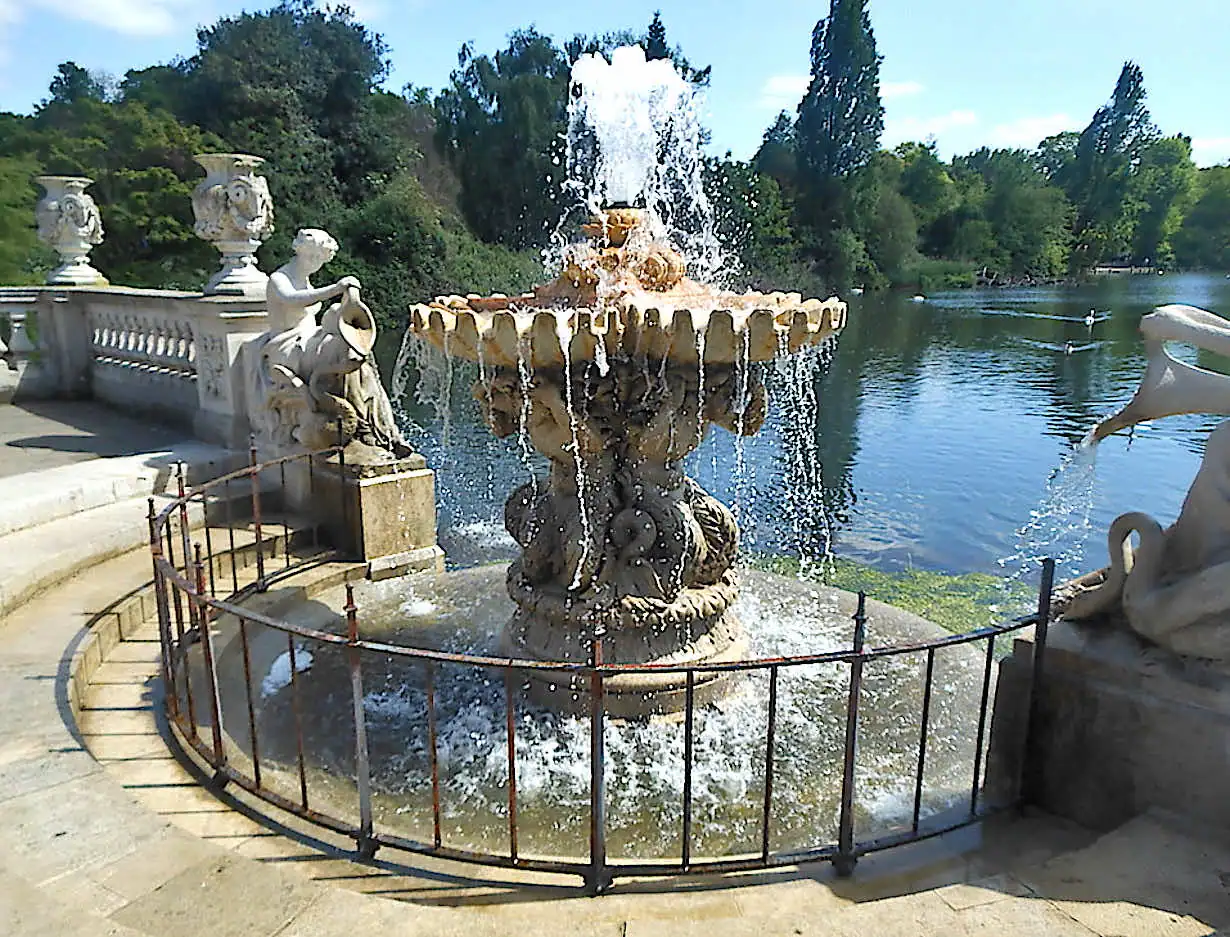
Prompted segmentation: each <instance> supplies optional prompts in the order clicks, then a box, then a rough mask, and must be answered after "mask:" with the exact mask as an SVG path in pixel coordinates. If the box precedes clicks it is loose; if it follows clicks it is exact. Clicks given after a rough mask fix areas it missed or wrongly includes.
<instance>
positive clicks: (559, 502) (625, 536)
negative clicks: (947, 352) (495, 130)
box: [410, 48, 846, 715]
mask: <svg viewBox="0 0 1230 937" xmlns="http://www.w3.org/2000/svg"><path fill="white" fill-rule="evenodd" d="M572 97H573V101H572V105H571V113H572V121H571V133H570V141H571V143H572V145H571V146H570V155H569V173H570V180H569V183H568V185H567V188H568V189H570V190H572V191H574V192H582V191H583V192H584V193H585V194H586V197H585V199H584V201H585V204H587V205H588V206H589V207H590V208H591V209H596V211H595V213H594V215H593V217H592V220H591V221H590V223H588V224H586V225H584V226H583V227H582V231H583V233H584V234H585V235H586V236H587V240H586V241H584V242H579V243H572V244H569V245H567V246H566V247H565V248H564V249H563V250H562V251H561V254H560V256H561V267H562V270H561V272H560V274H559V276H558V277H557V278H556V279H555V280H554V281H553V282H551V283H548V284H546V285H545V286H541V287H538V288H537V289H535V290H533V291H531V292H528V293H523V294H521V295H519V296H512V297H510V296H504V295H501V294H495V295H493V296H489V297H480V296H477V295H470V296H465V297H461V296H443V297H439V298H437V299H436V300H434V301H433V302H431V303H427V304H420V305H416V306H414V307H412V309H411V319H410V329H411V331H412V332H413V333H414V334H415V335H416V336H418V337H419V338H421V339H423V340H425V341H427V342H430V343H431V344H432V345H434V346H436V347H437V348H439V349H440V350H441V351H443V352H445V353H446V354H447V355H452V356H456V357H460V358H464V359H467V360H470V361H476V362H481V363H482V368H481V370H480V377H479V381H478V383H477V385H476V386H475V388H474V396H475V398H476V399H477V400H478V402H479V404H480V406H481V407H482V409H483V410H484V415H485V417H486V419H487V423H488V425H489V426H490V428H491V429H492V431H493V432H494V433H495V434H496V435H497V436H501V437H502V436H509V435H512V434H513V433H516V432H519V431H520V432H521V434H522V438H525V437H528V439H529V441H530V442H531V443H532V444H533V446H534V448H535V449H537V450H538V452H540V453H541V454H542V455H544V456H546V457H547V458H548V459H549V460H550V464H551V471H550V475H549V477H548V478H546V479H537V478H536V479H534V480H532V481H531V482H529V483H527V484H525V485H522V486H521V487H520V488H518V489H517V490H516V491H514V492H513V494H512V495H511V497H510V498H509V499H508V502H507V504H506V507H505V525H506V527H507V528H508V531H509V533H510V534H511V535H512V536H513V537H514V539H515V540H516V541H517V543H518V544H519V545H520V547H521V550H522V552H521V556H520V557H519V558H518V559H517V560H515V561H514V562H513V563H512V564H511V566H510V568H509V572H508V580H507V585H508V592H509V595H510V596H511V598H512V599H513V601H514V602H515V603H516V605H517V611H516V612H515V614H514V615H513V618H512V620H511V621H510V622H509V624H508V626H507V628H506V629H505V632H504V644H505V647H506V650H507V651H508V652H509V653H510V654H512V655H513V656H517V657H525V658H530V659H540V660H574V661H587V660H594V659H600V660H602V661H604V662H606V663H621V664H626V663H654V662H660V663H670V664H693V663H695V664H700V663H706V662H715V661H726V660H736V659H739V658H741V657H743V656H744V655H745V654H746V651H747V641H746V637H745V634H744V630H743V627H742V625H741V624H740V623H739V622H738V620H737V619H736V618H735V616H734V615H733V614H732V613H731V612H730V607H731V605H732V604H733V602H734V601H735V598H736V597H737V595H738V584H737V581H736V576H735V573H734V570H733V569H732V564H733V562H734V560H735V556H736V553H737V549H738V527H737V526H736V523H735V519H734V517H733V516H732V514H731V512H730V511H729V510H728V509H727V508H726V506H725V505H723V504H721V503H720V502H719V501H717V500H716V499H715V498H713V497H712V496H711V495H709V494H708V493H707V492H705V491H704V490H703V489H702V488H701V487H700V485H698V484H697V483H696V482H695V481H693V480H692V479H690V478H688V477H687V476H686V475H685V474H684V472H683V470H682V462H683V460H684V458H685V457H686V456H687V455H688V454H689V453H691V452H692V451H693V450H694V449H695V448H696V447H697V446H698V445H699V444H700V442H701V439H702V438H703V436H704V433H705V431H706V429H707V428H708V425H709V424H710V423H715V424H717V425H719V426H722V427H723V428H725V429H728V430H730V431H731V432H735V433H739V434H742V435H752V434H754V433H756V432H757V431H758V430H759V429H760V427H761V425H762V423H763V422H764V417H765V407H766V402H765V388H764V380H763V375H762V374H761V368H760V367H757V365H763V363H765V362H769V361H773V360H775V359H777V358H779V357H782V356H787V355H791V354H795V353H797V352H799V351H801V350H802V349H804V348H806V347H808V346H811V345H816V344H820V343H822V342H824V341H825V340H826V339H829V338H830V337H831V336H832V335H834V334H835V333H836V332H837V331H838V330H840V329H841V327H842V325H843V324H844V321H845V315H846V307H845V304H844V303H842V302H840V301H838V300H836V299H829V300H827V301H823V302H821V301H819V300H814V299H808V300H804V299H803V297H802V296H801V295H799V294H798V293H772V294H763V293H754V292H747V293H735V292H730V291H724V290H721V289H718V288H716V287H713V286H710V285H707V284H705V283H702V282H699V281H698V280H695V279H690V278H689V277H688V276H687V272H688V269H689V263H688V260H694V261H695V262H694V263H692V265H691V266H692V268H693V270H694V271H699V273H698V274H697V275H711V274H713V273H714V272H715V270H716V269H717V268H718V267H720V261H718V260H716V259H715V258H717V257H718V252H715V251H712V250H701V251H700V255H701V256H700V257H698V258H688V260H685V257H684V255H683V254H682V253H681V252H680V251H679V250H677V249H676V247H675V246H674V244H673V243H672V240H671V237H672V235H673V234H674V231H675V228H674V226H673V223H672V221H671V219H680V218H693V219H701V220H702V221H703V219H704V218H705V217H706V216H708V215H709V214H711V213H710V212H709V206H708V203H707V200H706V199H705V197H704V193H703V187H702V186H701V184H700V176H699V172H698V169H699V166H700V155H699V154H700V135H699V133H698V132H696V131H697V127H698V125H696V124H695V122H694V120H692V119H691V118H693V117H694V115H695V111H696V108H695V102H694V101H693V100H692V97H691V89H690V88H689V87H688V86H687V84H686V82H684V81H683V79H681V78H680V77H679V76H678V74H676V73H675V72H674V70H673V68H672V67H671V66H670V65H669V63H665V62H661V61H657V62H646V61H645V59H644V54H643V52H641V51H640V50H639V49H636V48H630V49H620V50H617V51H616V53H615V54H614V55H613V56H612V60H611V62H610V64H607V63H606V61H605V60H604V59H602V58H601V57H600V56H583V57H582V58H581V59H580V60H578V62H577V63H576V66H575V67H574V70H573V95H572ZM613 203H614V204H613ZM638 203H639V204H640V205H643V206H644V207H630V206H631V205H634V204H638ZM602 204H605V205H606V207H604V208H599V207H598V206H599V205H602ZM700 227H701V230H702V232H703V231H705V230H707V231H708V232H709V233H708V235H707V236H706V235H704V234H703V233H702V235H701V236H700V237H699V239H697V238H692V243H701V244H703V243H706V242H707V241H712V225H711V224H709V225H708V226H706V225H704V224H702V225H701V226H700ZM720 677H721V675H720V674H717V673H702V674H698V675H697V679H696V691H697V694H698V698H699V699H701V700H702V701H703V700H704V699H708V698H712V697H714V696H716V695H719V694H720V693H721V692H722V691H723V685H722V684H723V682H724V681H723V680H722V679H720ZM683 688H684V675H683V674H664V673H625V674H621V675H619V676H618V677H613V678H611V679H609V680H608V681H607V682H606V686H605V691H606V693H607V694H608V702H607V709H608V711H609V712H611V713H612V714H615V715H621V714H622V715H641V714H646V713H653V712H667V711H674V710H678V709H681V708H682V707H683V702H684V692H683ZM535 689H536V691H537V695H539V696H540V697H544V698H545V699H546V700H547V701H548V702H549V703H551V704H552V705H556V706H561V707H564V708H568V707H570V706H573V705H577V704H581V705H583V700H582V697H583V696H584V693H585V688H584V687H583V686H580V685H577V686H570V687H561V688H560V689H559V690H558V691H554V692H553V691H552V690H551V689H550V688H549V687H548V685H547V684H545V683H540V684H538V685H536V686H535Z"/></svg>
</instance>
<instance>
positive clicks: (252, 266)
mask: <svg viewBox="0 0 1230 937" xmlns="http://www.w3.org/2000/svg"><path fill="white" fill-rule="evenodd" d="M193 158H194V159H195V160H196V161H197V162H198V163H200V164H201V166H202V167H204V169H205V173H206V175H205V178H204V180H202V181H201V183H200V184H199V185H198V186H197V187H196V189H194V190H193V192H192V212H193V214H194V215H195V216H196V227H195V229H194V230H195V231H196V235H197V237H199V238H201V239H202V240H205V241H209V242H210V243H211V244H213V245H214V247H216V248H217V249H218V251H219V252H220V253H221V254H222V269H221V270H219V271H218V272H217V273H215V274H214V275H213V276H212V277H210V278H209V282H208V283H206V284H205V293H206V295H226V296H251V297H253V298H259V297H262V296H264V295H265V284H266V282H267V281H268V279H269V278H268V277H267V276H266V275H265V274H263V273H261V271H260V270H259V269H257V266H256V249H257V248H258V247H260V244H261V241H263V240H265V238H267V237H269V235H270V234H272V233H273V200H272V198H270V196H269V183H268V181H267V180H266V179H265V177H264V176H259V175H257V170H259V169H260V167H261V166H263V165H264V163H265V160H264V159H262V158H261V157H259V156H248V155H246V154H243V153H201V154H198V155H197V156H195V157H193Z"/></svg>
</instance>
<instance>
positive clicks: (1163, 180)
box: [1130, 136, 1196, 266]
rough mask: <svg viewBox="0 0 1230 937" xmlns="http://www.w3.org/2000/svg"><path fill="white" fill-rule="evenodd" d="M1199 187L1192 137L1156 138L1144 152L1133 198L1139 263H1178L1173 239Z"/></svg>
mask: <svg viewBox="0 0 1230 937" xmlns="http://www.w3.org/2000/svg"><path fill="white" fill-rule="evenodd" d="M1195 187H1196V165H1195V164H1194V163H1193V162H1192V141H1191V138H1190V137H1184V136H1177V137H1165V138H1163V139H1161V140H1154V141H1153V142H1152V143H1150V144H1148V145H1147V146H1146V147H1145V148H1144V149H1143V150H1142V152H1141V156H1140V165H1139V166H1138V167H1137V169H1136V172H1135V173H1134V175H1133V177H1132V187H1131V192H1130V198H1131V199H1132V201H1133V202H1134V203H1135V206H1136V212H1137V214H1136V231H1135V236H1134V238H1133V242H1132V257H1133V259H1134V260H1135V261H1136V262H1138V263H1146V264H1147V263H1153V264H1158V265H1162V266H1169V265H1170V264H1172V263H1174V248H1173V246H1172V244H1171V238H1172V237H1173V236H1174V233H1175V232H1176V231H1178V229H1179V225H1180V224H1181V223H1182V221H1183V215H1184V213H1185V212H1186V211H1187V209H1188V208H1189V207H1190V206H1191V202H1192V197H1191V196H1192V192H1193V191H1194V189H1195Z"/></svg>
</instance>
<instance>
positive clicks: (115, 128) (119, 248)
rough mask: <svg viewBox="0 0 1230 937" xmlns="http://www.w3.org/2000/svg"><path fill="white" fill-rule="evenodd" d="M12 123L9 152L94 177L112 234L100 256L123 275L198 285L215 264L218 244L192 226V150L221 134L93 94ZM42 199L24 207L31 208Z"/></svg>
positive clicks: (144, 282) (106, 267) (211, 145)
mask: <svg viewBox="0 0 1230 937" xmlns="http://www.w3.org/2000/svg"><path fill="white" fill-rule="evenodd" d="M8 124H9V126H8V128H7V129H8V132H5V133H2V134H0V156H8V157H10V158H18V159H21V160H24V161H27V164H35V165H37V166H38V167H39V171H40V172H43V173H49V174H67V175H83V176H88V177H89V178H91V179H93V180H94V185H93V186H92V187H91V188H90V194H91V195H93V196H94V199H95V201H97V202H98V204H99V211H100V212H101V214H102V217H103V226H104V228H105V231H106V237H105V239H104V241H103V243H102V244H101V245H100V246H99V247H98V248H96V249H95V251H94V253H93V259H94V260H95V261H96V262H97V264H98V267H99V269H101V270H103V271H105V272H106V273H107V275H108V276H109V277H111V278H112V279H113V281H114V282H116V283H125V284H130V285H133V286H150V287H172V288H174V287H186V288H192V287H194V286H195V287H199V285H200V284H201V283H202V282H203V280H204V277H206V276H208V272H209V270H210V269H211V268H213V267H215V266H216V264H217V255H216V252H214V251H213V250H212V249H211V248H210V247H209V245H207V244H205V243H204V242H203V241H201V240H199V239H198V238H196V237H195V236H194V235H193V233H192V227H193V217H192V205H191V198H190V197H191V193H192V188H193V186H194V185H195V184H196V180H197V177H198V175H199V172H200V170H199V168H198V167H197V166H196V164H195V163H194V162H193V161H192V154H194V153H200V152H202V151H205V150H211V149H212V150H217V149H220V148H221V147H222V143H221V141H220V140H218V139H217V138H216V137H214V136H212V135H211V134H202V133H201V132H200V131H199V130H198V129H197V128H195V127H188V126H185V125H183V124H181V123H180V122H178V121H177V120H176V119H175V118H174V117H172V116H171V115H170V114H168V113H167V112H166V111H161V110H158V111H150V110H149V109H148V108H146V106H145V105H144V104H141V103H139V102H127V101H120V102H111V103H109V102H104V101H102V100H100V99H98V98H96V97H92V96H84V97H79V98H77V99H75V100H74V101H72V102H68V101H61V100H56V99H54V98H53V99H52V100H51V101H49V102H47V103H46V104H45V105H44V106H43V107H42V108H40V110H39V111H38V113H37V114H36V115H35V116H33V117H10V118H8ZM27 198H29V195H27ZM36 200H37V196H35V197H34V198H30V200H29V201H28V202H27V204H26V206H25V211H26V212H27V213H28V215H29V216H32V209H33V206H34V203H35V201H36Z"/></svg>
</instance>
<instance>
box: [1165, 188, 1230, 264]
mask: <svg viewBox="0 0 1230 937" xmlns="http://www.w3.org/2000/svg"><path fill="white" fill-rule="evenodd" d="M1173 240H1174V250H1175V259H1176V261H1178V263H1179V265H1180V266H1183V267H1192V268H1198V269H1205V270H1230V166H1211V167H1210V168H1208V169H1202V170H1200V174H1199V177H1198V178H1197V181H1196V200H1195V204H1194V205H1192V207H1191V210H1190V211H1188V213H1187V215H1186V217H1184V219H1183V223H1182V224H1181V225H1180V226H1179V230H1178V231H1176V232H1175V234H1174V239H1173Z"/></svg>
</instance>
